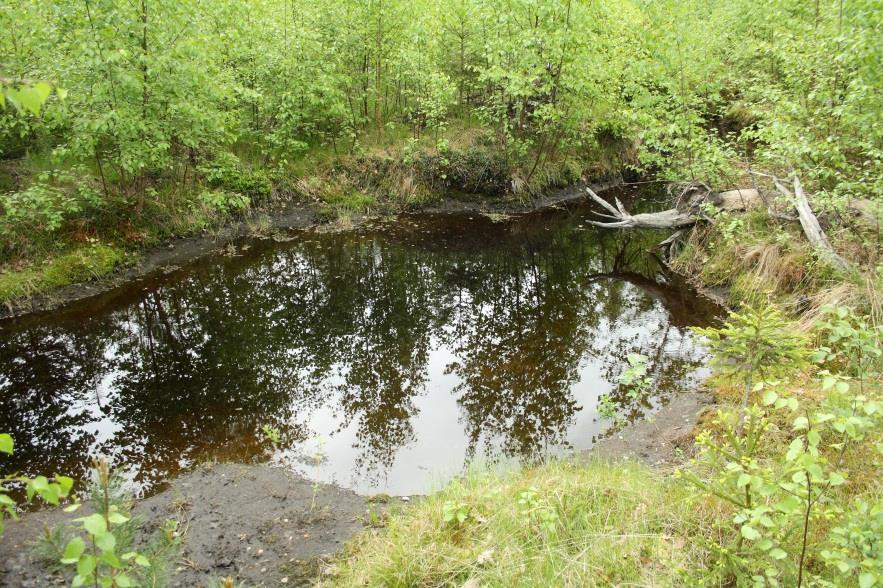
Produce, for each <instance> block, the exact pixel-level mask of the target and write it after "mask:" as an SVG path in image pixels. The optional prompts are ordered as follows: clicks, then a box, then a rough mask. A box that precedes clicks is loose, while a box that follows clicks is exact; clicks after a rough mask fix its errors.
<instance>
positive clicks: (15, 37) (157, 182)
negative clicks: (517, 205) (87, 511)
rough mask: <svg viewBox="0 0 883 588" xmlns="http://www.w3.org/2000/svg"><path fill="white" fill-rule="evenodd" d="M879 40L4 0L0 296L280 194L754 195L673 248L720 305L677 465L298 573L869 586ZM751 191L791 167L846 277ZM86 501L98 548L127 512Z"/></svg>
mask: <svg viewBox="0 0 883 588" xmlns="http://www.w3.org/2000/svg"><path fill="white" fill-rule="evenodd" d="M881 39H883V7H881V4H880V2H879V0H829V1H821V0H815V1H805V0H750V1H749V0H732V1H729V2H714V1H711V0H626V1H614V0H592V1H573V0H441V1H434V2H430V1H428V0H410V1H404V0H337V1H333V2H308V1H305V0H254V1H251V2H241V1H234V0H207V1H203V2H193V1H184V2H181V1H172V0H137V1H133V2H120V1H118V0H82V1H79V0H77V1H74V0H57V1H54V2H44V1H39V0H7V1H6V2H5V3H4V4H3V6H2V7H0V82H2V92H0V302H4V303H12V302H14V301H16V300H20V299H22V298H24V297H27V296H29V295H32V294H34V293H37V292H43V291H51V290H53V289H55V288H58V287H59V286H63V285H66V284H70V283H74V282H79V281H84V280H88V279H94V278H97V277H100V276H103V275H106V274H109V273H111V272H113V271H115V270H116V269H117V268H119V267H120V266H121V265H125V264H130V263H135V262H136V261H137V258H138V255H139V252H141V251H143V250H145V248H147V247H150V246H153V245H157V244H159V243H162V242H163V240H165V239H167V238H170V237H173V236H182V235H194V234H199V233H202V232H207V231H208V232H210V231H213V230H216V229H217V228H218V227H221V226H223V225H225V224H228V223H234V222H245V223H254V224H255V225H259V224H260V222H261V221H260V219H261V218H266V217H267V215H272V214H273V213H274V212H275V211H278V210H281V209H283V208H285V207H287V206H291V205H309V206H312V207H314V208H315V209H317V210H320V211H321V212H322V213H323V214H325V215H327V216H328V217H335V216H346V215H351V214H355V213H361V212H366V211H382V212H395V211H400V210H413V209H419V208H420V207H421V206H425V205H427V204H430V203H432V202H434V201H438V200H440V199H443V198H450V197H454V198H465V197H469V198H481V199H485V198H486V199H501V198H502V199H512V200H516V201H524V202H528V203H529V202H530V201H531V199H532V198H535V197H536V196H537V195H539V194H541V193H543V192H544V191H546V190H549V189H552V188H554V187H561V186H568V185H572V184H575V183H578V182H587V181H593V180H598V179H610V178H613V179H622V178H628V179H631V180H633V181H648V182H650V181H653V182H656V181H661V182H671V183H672V184H673V185H684V184H687V183H698V182H701V183H704V184H707V185H708V186H710V187H712V188H713V189H714V190H716V191H719V190H726V189H732V188H746V187H752V188H753V187H756V188H759V189H760V193H761V194H762V195H763V197H764V201H765V204H766V206H763V207H759V208H755V209H753V210H749V211H745V212H719V211H714V210H712V209H708V210H707V215H706V216H705V218H703V219H701V221H700V222H699V223H698V224H697V225H696V227H695V228H693V229H691V231H690V232H689V234H687V235H685V238H684V240H683V242H681V243H678V244H675V245H674V246H673V247H672V251H671V259H670V263H671V265H672V267H674V268H675V269H677V270H679V271H681V272H682V273H684V274H685V275H688V276H690V277H692V278H693V279H694V280H695V281H696V283H697V285H699V286H702V287H705V288H708V289H710V290H714V291H717V292H718V293H720V294H721V296H722V299H723V301H724V302H725V303H726V304H727V305H728V306H729V307H730V309H732V310H733V311H734V312H733V314H731V315H730V317H729V319H728V320H727V322H726V323H725V324H724V325H722V326H720V327H719V328H709V329H699V330H698V332H699V333H700V334H701V335H703V336H705V337H706V339H707V342H708V345H709V347H710V349H711V352H712V356H713V365H712V367H713V369H714V373H715V374H714V376H713V377H712V379H711V381H710V382H709V383H708V387H710V388H712V389H713V390H714V393H715V398H716V400H717V403H718V406H717V408H716V410H715V411H714V414H709V415H705V417H704V418H703V422H702V423H701V424H700V426H699V427H698V428H697V430H696V431H695V432H694V435H693V438H694V442H695V443H694V444H693V445H691V447H690V448H689V449H688V450H687V453H690V455H691V456H692V459H691V460H690V461H685V463H684V464H683V465H682V466H681V467H680V468H679V469H678V470H677V471H676V472H673V471H668V470H661V469H649V468H646V467H644V466H640V465H637V464H621V463H617V464H608V463H603V462H598V461H591V462H589V463H575V462H570V461H568V462H563V463H557V462H556V463H552V464H547V465H540V466H537V467H535V468H527V469H525V470H523V471H520V472H515V473H507V474H498V473H487V472H481V471H476V472H474V473H472V474H470V475H468V476H466V477H465V478H464V479H462V480H458V481H455V482H454V483H452V484H451V485H449V486H448V487H446V488H445V489H444V490H442V491H441V492H440V493H437V494H434V495H432V496H430V497H428V498H426V499H425V500H423V501H421V502H419V503H418V504H414V505H412V506H409V507H407V508H406V509H404V510H403V511H402V512H400V513H398V514H394V515H392V516H391V517H390V518H389V519H386V520H384V521H381V522H380V523H379V524H378V525H377V526H378V527H379V528H377V529H372V530H370V531H369V532H367V533H365V534H364V535H362V536H360V537H358V538H357V539H356V540H354V541H353V542H352V543H351V544H350V545H348V547H347V550H346V551H345V553H344V554H343V555H342V556H341V557H340V559H339V561H338V562H337V563H336V564H335V565H334V566H332V567H331V568H328V569H326V570H325V573H324V575H323V576H322V577H321V578H320V580H319V581H320V584H322V585H340V586H458V587H468V588H477V587H479V586H503V585H506V586H510V585H523V586H539V585H547V586H559V585H573V586H594V585H597V586H608V585H642V586H683V585H707V586H859V587H861V588H870V587H872V586H883V540H881V537H883V495H881V485H880V475H881V466H880V464H881V463H883V459H881V456H883V404H881V393H883V389H881V373H883V360H881V335H883V295H881V291H883V259H881V246H883V240H881V220H883V217H881V201H883V42H881ZM773 176H774V177H775V178H777V179H778V178H782V181H781V182H779V183H780V184H786V185H787V186H790V185H791V182H793V181H794V179H795V178H799V182H800V183H801V185H802V187H803V189H804V190H805V191H806V194H807V195H808V197H809V203H810V204H811V206H812V211H813V213H814V214H815V215H816V216H817V217H818V220H819V222H820V226H821V227H822V228H823V229H824V231H825V234H826V237H827V239H829V240H830V245H831V248H832V250H833V251H836V253H837V255H838V256H839V257H841V258H842V259H843V260H844V264H843V265H842V266H838V265H837V264H832V263H830V261H831V259H830V258H827V257H825V256H823V255H820V253H819V251H818V250H817V248H815V247H814V246H813V245H812V244H811V243H809V242H808V241H807V239H806V236H805V234H804V230H803V229H802V227H801V225H800V224H799V223H797V222H796V217H795V216H794V210H793V202H792V200H791V199H790V196H788V195H785V194H782V191H781V190H777V189H776V187H775V186H774V183H773V182H772V179H771V178H772V177H773ZM785 179H787V181H786V180H785ZM787 186H786V187H787ZM675 194H676V192H675ZM623 385H624V386H632V385H634V383H633V382H632V381H631V380H629V381H627V382H626V383H623ZM642 385H647V386H652V382H643V383H642ZM0 442H2V444H0V451H12V449H13V448H12V444H11V441H8V442H7V440H6V439H4V438H3V437H2V436H0ZM30 483H31V484H32V485H33V484H34V482H33V481H31V482H30ZM70 487H71V483H70V481H69V480H68V479H66V478H63V477H61V478H60V479H56V480H54V481H53V480H47V479H45V478H44V479H43V480H41V481H39V482H38V483H36V486H33V491H31V492H30V493H29V494H30V496H33V495H35V494H37V495H41V496H43V497H44V499H47V498H46V497H47V496H48V499H47V500H48V501H49V502H52V503H58V502H59V501H63V499H64V496H65V495H66V494H67V492H68V491H69V490H70ZM30 496H29V497H30ZM0 499H6V500H9V499H8V497H6V496H5V495H4V494H2V493H0ZM6 504H7V503H6V502H0V505H6ZM4 508H7V506H4ZM104 513H105V516H104V518H103V519H102V520H91V519H88V518H87V519H84V522H83V526H84V531H83V536H84V537H86V539H87V540H88V541H91V543H88V545H91V546H92V550H93V551H92V552H94V553H95V555H94V557H95V558H98V557H99V555H98V552H97V551H95V545H96V543H95V542H96V541H103V542H104V544H105V545H110V547H109V549H108V550H104V551H110V552H111V553H113V548H114V545H113V544H111V543H112V542H111V541H110V540H109V539H103V538H104V537H106V536H107V535H111V536H112V535H113V525H114V524H115V523H114V522H113V521H114V520H117V521H119V522H120V524H122V523H125V522H126V521H127V520H128V519H127V517H126V516H124V515H123V514H120V513H119V512H117V511H116V510H114V508H112V507H111V506H110V505H109V504H108V503H107V502H106V501H105V506H104ZM99 519H101V517H99ZM112 519H113V520H112ZM89 525H91V527H90V526H89ZM114 541H115V540H114ZM86 545H87V542H84V541H83V539H78V540H77V541H74V540H72V545H71V544H68V545H67V547H66V549H65V550H64V552H65V557H64V559H63V560H62V561H63V562H64V563H65V564H66V565H70V566H78V565H84V566H85V567H84V568H83V570H86V571H85V572H82V570H80V572H82V573H80V574H79V576H78V577H80V576H81V577H82V578H83V581H85V580H86V579H88V580H90V581H91V580H92V579H93V578H94V579H95V580H96V581H97V578H98V577H99V575H100V573H104V574H106V577H108V578H111V580H108V582H110V583H108V584H106V585H113V586H126V585H130V584H127V583H126V582H129V581H132V580H131V579H130V578H129V576H131V577H133V578H137V577H139V574H142V573H143V569H142V568H146V567H147V566H142V565H141V564H142V563H144V562H145V561H147V560H146V559H144V558H143V557H142V556H140V555H138V554H135V552H130V553H131V555H129V558H128V559H126V560H125V561H119V560H118V559H116V558H115V556H112V557H110V559H108V560H107V561H105V560H99V559H95V561H92V560H89V559H88V558H90V557H93V555H90V553H92V552H90V551H88V550H86ZM102 549H103V548H102ZM68 550H69V551H68ZM102 557H103V556H102ZM84 558H86V560H87V563H86V564H80V563H79V562H81V561H83V560H84ZM89 562H91V563H89ZM117 564H118V565H117ZM90 566H91V567H90ZM102 566H103V568H102ZM139 566H140V567H139ZM102 569H103V570H104V571H103V572H102V571H101V570H102ZM114 570H116V571H114ZM121 570H122V571H121ZM120 576H123V577H124V578H126V579H125V581H120V580H119V577H120ZM113 578H117V580H113ZM114 582H115V583H114ZM225 585H233V584H232V583H231V584H225Z"/></svg>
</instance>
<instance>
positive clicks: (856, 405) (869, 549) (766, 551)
mask: <svg viewBox="0 0 883 588" xmlns="http://www.w3.org/2000/svg"><path fill="white" fill-rule="evenodd" d="M836 314H839V315H842V317H843V318H844V319H845V318H846V317H848V316H849V315H850V313H849V311H845V312H839V313H836ZM852 325H853V327H855V329H854V331H855V332H854V333H853V335H852V336H851V337H850V338H844V337H840V338H838V340H837V341H834V346H832V347H830V348H828V349H827V350H826V351H824V352H823V353H821V354H816V358H817V359H821V360H823V361H824V360H827V359H828V358H837V357H840V356H841V354H846V355H850V353H849V350H850V349H852V348H853V347H854V344H855V341H858V340H862V339H864V338H867V337H868V336H870V337H872V338H873V335H869V334H868V333H867V328H863V327H862V326H861V323H860V322H859V321H853V322H852ZM841 331H842V332H843V333H846V330H845V329H843V326H842V325H841ZM860 331H864V333H863V334H859V332H860ZM702 332H703V334H706V335H707V336H710V338H711V340H712V343H713V345H712V346H713V348H714V349H715V350H716V351H717V352H718V354H717V355H716V357H715V363H716V364H717V365H718V366H720V367H719V371H722V372H723V373H724V374H726V376H727V377H728V378H730V379H731V380H734V381H736V382H737V383H740V384H741V385H743V386H746V387H749V389H748V390H746V393H745V394H746V396H745V398H744V399H743V403H742V406H741V407H740V408H739V411H738V413H736V412H733V411H720V412H719V413H718V417H717V419H715V420H714V421H713V422H712V427H711V430H709V431H704V432H703V433H701V434H700V435H699V436H698V437H697V439H696V441H697V444H698V445H699V447H700V454H699V457H698V458H697V460H696V463H695V464H694V466H693V467H691V468H689V469H687V470H686V471H683V472H679V476H680V477H681V478H682V479H684V480H685V481H687V482H688V483H689V484H690V485H692V486H693V487H695V488H697V489H698V490H699V491H700V492H701V493H702V494H704V495H706V496H715V497H717V498H718V499H720V500H722V501H724V502H725V503H728V504H729V505H730V506H731V507H732V519H731V522H732V528H733V529H734V530H735V531H736V532H735V533H729V532H727V531H726V528H725V527H724V528H722V529H721V531H722V532H721V535H720V538H719V539H713V540H709V542H710V545H709V547H710V549H711V551H712V553H713V555H714V556H715V559H714V565H713V566H712V572H713V573H712V574H710V575H709V576H707V577H705V578H704V580H703V581H704V582H705V583H706V584H714V583H716V582H724V583H727V582H731V581H733V580H735V581H736V585H740V586H741V585H751V586H798V587H799V586H805V585H809V584H810V583H812V584H818V585H831V586H840V585H848V584H849V583H850V582H852V581H854V580H857V581H858V582H859V585H860V586H872V585H874V582H876V576H872V575H869V574H872V572H871V571H868V570H867V569H866V568H868V567H869V566H871V567H872V565H873V562H875V561H876V553H875V549H876V548H875V547H874V546H873V545H865V544H864V543H862V539H861V536H862V534H861V532H859V533H858V535H857V536H856V537H857V541H858V544H857V545H853V546H852V547H851V548H846V551H844V547H843V544H844V540H843V537H844V534H845V533H846V532H844V531H840V532H837V531H832V532H831V538H829V539H825V538H824V529H825V527H826V526H827V525H828V524H829V523H828V522H829V521H835V520H838V519H844V518H845V520H846V521H847V523H846V524H847V525H848V524H849V523H848V521H849V520H852V519H854V514H853V513H850V512H849V510H850V508H849V503H848V499H847V498H846V495H845V494H844V493H842V492H841V491H840V489H841V488H842V487H844V486H846V485H847V484H848V482H849V479H850V468H849V467H848V463H849V462H848V460H847V457H848V456H850V455H852V454H854V453H858V454H860V455H864V453H866V452H867V451H868V449H869V448H868V447H867V444H866V443H864V442H865V441H867V440H868V438H869V436H873V435H877V436H879V431H880V428H881V425H883V405H881V403H880V402H879V400H878V399H876V398H872V397H870V396H868V395H866V394H864V393H862V391H861V390H857V389H855V388H854V387H853V385H852V384H853V382H854V380H855V376H856V375H857V374H856V370H857V369H858V370H860V369H861V368H860V366H855V367H854V368H853V370H852V373H850V372H847V373H845V374H841V373H832V372H831V371H829V370H827V369H823V370H822V371H820V372H819V376H820V379H819V380H817V381H816V383H815V386H817V387H818V388H819V389H820V391H821V392H822V393H824V396H823V398H822V400H821V401H820V402H818V403H815V404H811V403H806V402H801V400H800V399H798V398H797V397H796V396H794V395H792V394H789V393H786V392H785V391H784V387H783V386H782V383H781V382H779V381H776V380H772V379H770V378H769V377H768V376H769V374H771V373H780V374H781V373H785V372H787V371H788V370H792V371H797V370H800V369H802V368H804V367H805V359H804V358H805V356H806V354H805V352H803V351H802V350H801V349H800V348H799V344H798V339H797V338H796V336H787V325H786V324H785V323H783V322H782V321H781V319H780V318H779V317H778V316H777V314H776V313H770V312H763V311H753V312H751V313H750V314H748V315H737V316H736V317H735V319H733V318H731V320H730V321H729V322H728V323H727V324H726V325H725V326H724V327H723V328H722V329H704V330H702ZM822 332H823V337H826V338H827V340H828V341H829V342H830V341H831V337H830V328H829V327H826V326H824V325H823V327H822ZM825 333H828V335H825ZM783 335H784V336H783ZM837 343H840V344H839V345H838V344H837ZM823 367H831V366H823ZM760 374H764V375H765V376H767V377H758V376H759V375H760ZM749 392H753V393H756V394H758V395H761V402H760V404H758V403H753V404H751V405H750V406H749V405H748V402H749V396H748V394H749ZM782 437H784V439H782ZM777 439H778V440H779V441H777ZM782 441H787V444H785V443H783V442H782ZM879 449H880V447H879V444H878V446H877V448H876V452H879ZM871 451H874V450H871ZM877 457H878V458H879V453H878V455H877ZM853 459H855V457H853ZM856 504H861V503H856ZM838 528H840V529H844V528H846V527H838ZM819 535H821V536H822V538H821V539H820V538H819ZM834 546H836V547H834ZM825 553H827V554H828V556H827V557H826V556H825V555H824V554H825ZM844 553H853V557H852V558H849V561H850V562H852V563H847V562H846V561H838V558H839V556H838V554H841V555H842V554H844ZM857 554H861V558H858V555H857ZM844 557H845V558H848V556H844ZM819 559H822V560H825V561H828V562H831V568H830V569H831V570H832V571H833V572H834V576H833V577H834V578H835V580H836V581H835V583H833V584H832V583H831V582H830V581H829V580H828V579H826V578H823V577H821V576H820V575H818V574H817V573H816V571H815V570H811V569H810V568H809V566H808V562H809V561H811V560H816V561H818V560H819ZM865 560H867V561H868V562H870V563H865V564H859V563H857V562H859V561H865Z"/></svg>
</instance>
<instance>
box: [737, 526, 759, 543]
mask: <svg viewBox="0 0 883 588" xmlns="http://www.w3.org/2000/svg"><path fill="white" fill-rule="evenodd" d="M741 533H742V536H743V537H745V538H746V539H748V540H749V541H754V540H756V539H760V532H759V531H758V530H757V529H755V528H754V527H752V526H751V525H742V529H741Z"/></svg>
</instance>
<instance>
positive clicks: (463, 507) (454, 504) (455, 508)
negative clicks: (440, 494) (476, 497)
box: [442, 500, 470, 527]
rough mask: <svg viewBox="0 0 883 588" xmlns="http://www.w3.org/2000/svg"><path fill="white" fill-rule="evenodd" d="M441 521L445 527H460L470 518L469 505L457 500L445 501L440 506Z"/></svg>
mask: <svg viewBox="0 0 883 588" xmlns="http://www.w3.org/2000/svg"><path fill="white" fill-rule="evenodd" d="M442 512H443V514H442V520H443V521H444V522H445V524H447V525H452V526H454V527H460V526H462V525H463V524H465V523H466V521H468V520H469V518H470V509H469V505H468V504H466V503H465V502H460V501H459V500H447V501H445V503H444V504H443V505H442Z"/></svg>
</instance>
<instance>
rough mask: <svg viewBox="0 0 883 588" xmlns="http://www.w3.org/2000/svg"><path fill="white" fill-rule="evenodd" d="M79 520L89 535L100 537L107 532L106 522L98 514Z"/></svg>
mask: <svg viewBox="0 0 883 588" xmlns="http://www.w3.org/2000/svg"><path fill="white" fill-rule="evenodd" d="M79 520H80V521H82V523H83V528H84V529H86V531H87V532H89V534H91V535H102V534H104V533H106V532H107V521H105V520H104V517H103V516H101V515H100V514H98V513H95V514H92V515H89V516H88V517H85V518H82V519H79Z"/></svg>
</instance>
